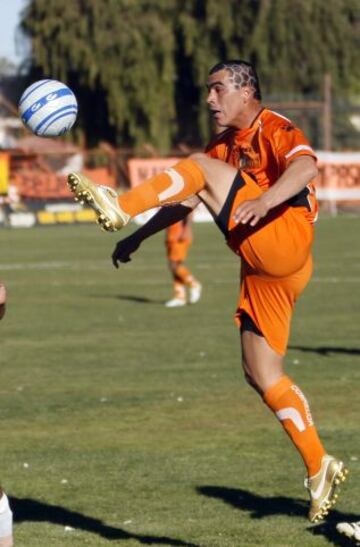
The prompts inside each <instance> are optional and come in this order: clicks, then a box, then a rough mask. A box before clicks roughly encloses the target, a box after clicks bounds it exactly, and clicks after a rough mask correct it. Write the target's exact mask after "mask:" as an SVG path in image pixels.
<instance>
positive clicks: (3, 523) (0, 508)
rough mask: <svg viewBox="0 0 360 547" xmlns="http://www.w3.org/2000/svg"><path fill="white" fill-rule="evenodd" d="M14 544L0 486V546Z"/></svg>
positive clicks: (0, 312)
mask: <svg viewBox="0 0 360 547" xmlns="http://www.w3.org/2000/svg"><path fill="white" fill-rule="evenodd" d="M5 311H6V289H5V285H3V283H0V319H2V318H3V317H4V314H5ZM12 545H13V536H12V512H11V509H10V506H9V500H8V498H7V496H6V494H5V492H4V491H3V490H2V489H1V488H0V547H11V546H12Z"/></svg>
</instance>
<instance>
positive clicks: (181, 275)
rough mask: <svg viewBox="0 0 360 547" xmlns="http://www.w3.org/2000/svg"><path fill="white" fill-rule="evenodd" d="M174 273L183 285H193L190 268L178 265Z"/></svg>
mask: <svg viewBox="0 0 360 547" xmlns="http://www.w3.org/2000/svg"><path fill="white" fill-rule="evenodd" d="M174 273H175V278H176V279H177V281H180V283H182V284H183V285H186V286H188V287H191V285H193V283H194V281H195V279H194V276H193V275H192V274H191V272H190V270H188V269H187V268H186V266H183V265H180V266H178V267H177V268H176V271H175V272H174Z"/></svg>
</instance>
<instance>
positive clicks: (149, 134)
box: [21, 0, 360, 152]
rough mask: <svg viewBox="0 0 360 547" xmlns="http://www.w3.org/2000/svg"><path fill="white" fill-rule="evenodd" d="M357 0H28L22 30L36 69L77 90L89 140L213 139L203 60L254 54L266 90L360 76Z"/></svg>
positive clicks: (338, 86) (307, 87) (347, 85)
mask: <svg viewBox="0 0 360 547" xmlns="http://www.w3.org/2000/svg"><path fill="white" fill-rule="evenodd" d="M358 5H359V4H358V0H291V2H289V0H226V1H225V2H219V1H218V0H72V1H71V2H62V3H59V2H58V1H57V0H30V2H29V5H28V7H27V9H26V10H25V11H24V14H23V19H22V25H21V26H22V29H23V31H24V32H25V34H26V35H27V36H28V37H29V38H30V40H31V43H32V58H31V65H32V74H33V77H37V76H39V77H40V76H41V77H42V76H48V77H53V78H58V79H61V80H64V81H66V82H67V83H68V84H69V85H71V86H72V87H73V88H74V91H75V92H76V94H77V95H78V98H79V102H80V109H81V118H80V122H81V125H82V127H83V128H84V129H85V132H86V134H87V136H88V139H89V141H90V144H91V143H92V142H95V141H96V140H97V139H99V138H107V139H109V140H111V141H113V142H115V143H116V144H121V143H130V144H135V145H137V146H141V145H142V144H143V143H145V142H150V143H152V144H153V145H154V146H155V147H157V148H158V149H159V150H160V151H162V152H165V151H166V150H167V149H168V148H169V146H170V145H171V144H172V143H173V142H174V141H179V140H183V139H185V140H186V141H187V142H189V143H191V144H195V143H196V144H199V143H200V142H203V140H204V139H205V138H206V137H207V136H208V133H209V122H208V116H207V111H206V107H205V106H204V101H203V99H204V95H205V93H206V89H205V83H206V78H207V73H208V69H209V67H210V66H211V65H212V64H215V62H217V61H218V60H220V59H224V58H244V59H248V60H250V61H252V62H254V63H255V64H256V66H257V70H258V72H259V75H260V78H261V82H262V88H263V91H264V92H265V95H267V96H269V95H275V94H279V93H280V92H281V93H284V90H286V93H287V94H291V95H295V94H297V95H299V94H301V95H304V94H305V95H314V94H315V95H318V96H319V94H320V93H321V90H322V78H323V74H324V72H329V73H331V75H332V79H333V83H334V86H335V90H337V91H339V92H341V93H347V92H349V91H350V90H351V89H355V88H356V85H358V83H357V82H358V81H359V75H360V62H359V51H360V48H359V43H358V42H359V38H358V36H359V34H360V33H359V8H358Z"/></svg>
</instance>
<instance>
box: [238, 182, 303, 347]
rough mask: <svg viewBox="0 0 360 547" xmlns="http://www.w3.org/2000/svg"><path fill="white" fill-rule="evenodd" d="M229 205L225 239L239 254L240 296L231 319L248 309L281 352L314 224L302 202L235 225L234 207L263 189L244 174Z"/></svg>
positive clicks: (268, 340) (300, 289)
mask: <svg viewBox="0 0 360 547" xmlns="http://www.w3.org/2000/svg"><path fill="white" fill-rule="evenodd" d="M243 180H244V181H245V184H244V185H243V186H242V187H241V188H239V189H238V190H237V192H236V194H235V196H234V200H233V201H232V206H231V207H230V208H229V216H228V233H227V243H228V245H229V246H230V248H231V249H232V250H233V251H234V252H235V253H236V254H238V255H239V256H240V257H241V265H242V269H241V287H240V298H239V302H238V306H237V310H236V316H235V317H236V321H237V324H238V325H241V314H242V313H243V312H245V313H247V314H248V315H249V316H250V317H251V319H252V320H253V322H254V324H255V325H256V327H257V328H258V329H259V330H260V332H261V333H262V335H263V336H264V337H265V339H266V341H267V342H268V344H269V345H270V347H272V348H273V350H274V351H276V352H277V353H279V354H281V355H283V354H285V352H286V347H287V343H288V339H289V332H290V323H291V318H292V314H293V310H294V306H295V302H296V300H297V298H298V297H299V296H300V294H301V293H302V291H303V290H304V288H305V287H306V285H307V283H308V281H309V280H310V277H311V273H312V258H311V245H312V241H313V226H312V224H311V223H310V222H309V221H308V220H307V218H306V215H305V210H304V208H303V207H290V206H287V205H284V206H282V207H280V208H277V209H276V210H274V211H273V212H271V214H269V215H268V216H267V218H266V220H265V221H262V222H260V223H258V225H257V226H255V227H254V228H251V227H249V226H248V225H235V224H234V221H233V220H232V216H233V213H234V211H235V209H236V207H237V206H238V205H239V204H240V203H241V202H243V201H244V200H247V199H254V198H256V197H258V196H259V195H261V193H262V190H261V189H260V188H259V187H258V186H257V184H256V183H255V182H254V181H253V180H252V179H251V178H249V177H246V176H244V179H243Z"/></svg>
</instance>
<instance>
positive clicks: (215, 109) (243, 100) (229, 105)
mask: <svg viewBox="0 0 360 547" xmlns="http://www.w3.org/2000/svg"><path fill="white" fill-rule="evenodd" d="M207 88H208V97H207V101H206V102H207V104H208V106H209V109H210V112H211V114H212V116H213V118H214V120H215V123H216V125H218V126H220V127H231V126H233V127H241V116H242V115H243V114H244V112H246V108H247V103H248V99H249V89H248V88H247V87H237V86H236V84H234V82H233V81H232V80H231V79H230V73H229V72H228V71H227V70H225V69H223V70H219V71H218V72H215V73H214V74H211V75H210V76H209V78H208V81H207Z"/></svg>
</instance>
